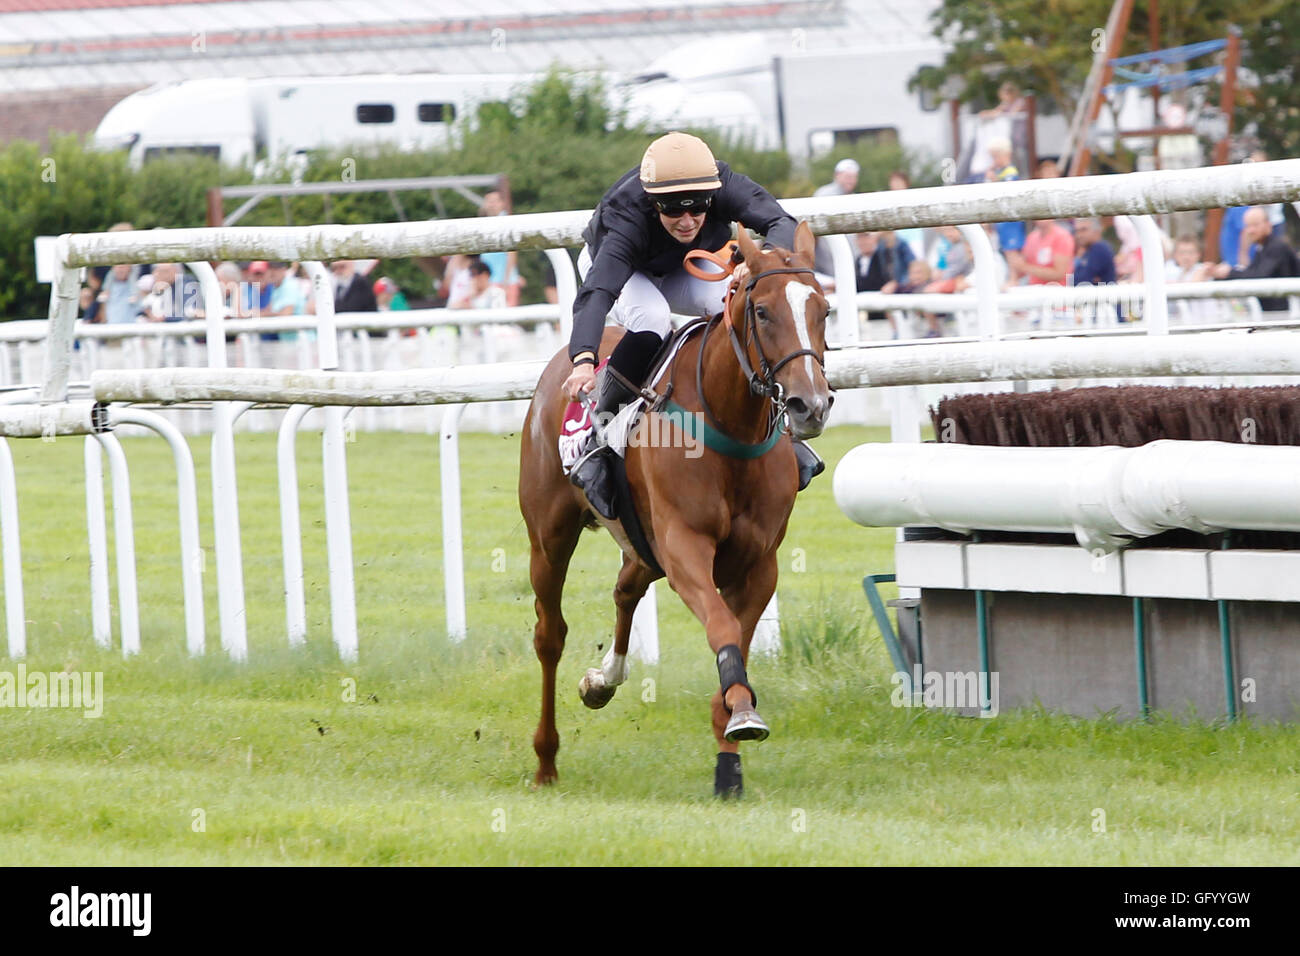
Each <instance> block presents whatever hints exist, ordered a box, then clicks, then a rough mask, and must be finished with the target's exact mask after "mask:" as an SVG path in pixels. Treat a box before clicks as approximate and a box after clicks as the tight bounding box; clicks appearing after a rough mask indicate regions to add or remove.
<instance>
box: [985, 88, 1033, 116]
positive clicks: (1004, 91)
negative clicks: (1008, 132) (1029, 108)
mask: <svg viewBox="0 0 1300 956" xmlns="http://www.w3.org/2000/svg"><path fill="white" fill-rule="evenodd" d="M1024 111H1025V98H1024V97H1023V96H1021V95H1020V87H1018V86H1016V84H1015V83H1013V82H1012V81H1011V80H1006V81H1004V82H1003V84H1002V85H1001V86H999V87H998V105H997V106H994V107H993V108H992V109H987V110H980V119H982V120H989V119H993V118H994V117H995V116H1015V115H1017V114H1019V113H1023V112H1024Z"/></svg>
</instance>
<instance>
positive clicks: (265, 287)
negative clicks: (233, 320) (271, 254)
mask: <svg viewBox="0 0 1300 956" xmlns="http://www.w3.org/2000/svg"><path fill="white" fill-rule="evenodd" d="M267 272H268V267H267V264H266V262H264V261H261V260H259V261H256V262H250V263H249V264H248V266H247V268H246V269H245V270H244V314H245V315H248V316H251V317H253V318H256V317H258V316H262V315H268V314H270V311H271V293H272V292H274V291H275V289H274V287H273V286H272V285H271V283H270V281H268V279H267Z"/></svg>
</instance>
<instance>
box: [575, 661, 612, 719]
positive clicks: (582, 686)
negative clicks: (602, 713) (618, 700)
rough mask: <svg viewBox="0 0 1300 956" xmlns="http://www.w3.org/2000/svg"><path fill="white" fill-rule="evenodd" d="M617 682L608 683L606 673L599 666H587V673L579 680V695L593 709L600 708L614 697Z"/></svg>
mask: <svg viewBox="0 0 1300 956" xmlns="http://www.w3.org/2000/svg"><path fill="white" fill-rule="evenodd" d="M616 690H618V685H617V684H606V683H605V675H604V674H603V673H602V672H601V670H600V668H599V667H589V668H587V673H586V674H584V675H583V677H582V680H580V681H578V696H579V697H581V698H582V702H583V703H584V704H586V705H587V706H588V707H590V708H591V709H592V710H600V708H602V707H604V706H605V705H606V704H608V703H609V702H610V701H611V700H613V699H614V692H615V691H616Z"/></svg>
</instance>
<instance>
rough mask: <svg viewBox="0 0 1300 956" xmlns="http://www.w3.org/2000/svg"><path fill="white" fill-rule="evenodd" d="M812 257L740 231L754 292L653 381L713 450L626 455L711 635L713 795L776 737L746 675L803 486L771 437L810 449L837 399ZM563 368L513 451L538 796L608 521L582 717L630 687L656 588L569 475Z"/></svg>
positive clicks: (650, 534)
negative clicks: (527, 592)
mask: <svg viewBox="0 0 1300 956" xmlns="http://www.w3.org/2000/svg"><path fill="white" fill-rule="evenodd" d="M814 244H815V239H814V237H813V234H812V231H811V230H810V229H809V228H808V225H807V223H800V224H799V226H798V228H797V229H796V231H795V243H794V245H795V248H794V251H793V252H790V251H788V250H784V249H768V250H760V249H759V248H758V247H757V246H756V245H755V244H754V243H753V242H752V241H751V240H750V238H749V235H748V233H747V232H746V231H745V229H744V228H741V229H740V230H739V243H738V248H739V252H740V254H741V255H742V256H743V258H744V262H745V264H746V266H747V267H748V273H749V279H748V281H747V282H745V283H744V284H743V287H739V288H735V289H734V290H733V291H734V294H732V295H731V296H730V297H729V300H728V307H727V308H726V309H724V313H723V314H721V315H719V316H717V317H715V318H714V319H713V320H712V321H711V322H709V324H708V326H707V328H706V329H705V331H704V332H703V333H696V334H695V335H694V336H693V337H692V338H690V339H688V340H687V342H686V343H685V345H683V346H682V348H681V350H680V351H679V352H678V353H677V355H676V357H675V359H674V360H673V362H672V363H671V365H670V366H669V367H668V368H666V369H665V370H664V371H663V372H662V373H660V374H659V376H658V379H657V381H656V382H655V383H653V387H654V388H655V390H656V391H657V392H659V393H660V394H662V393H663V391H664V389H665V387H666V385H667V383H668V382H669V381H671V382H672V383H673V385H672V389H671V398H672V399H673V400H674V401H675V402H676V403H677V405H678V406H679V407H680V408H681V409H685V410H688V411H689V412H691V413H693V416H692V417H693V418H694V423H693V424H694V428H695V431H696V433H697V435H698V434H701V425H702V423H703V422H706V421H707V422H708V424H703V425H702V431H703V434H704V435H706V436H707V435H708V434H709V433H710V431H712V438H713V442H712V443H711V444H710V445H709V446H708V447H706V448H705V449H704V450H703V451H702V453H701V452H700V448H699V446H698V445H695V446H694V448H693V449H692V450H693V452H694V453H695V454H696V457H689V456H688V455H687V451H688V447H687V446H688V445H691V444H692V443H691V442H689V441H680V440H679V441H671V442H670V441H664V440H660V441H659V442H658V445H657V447H645V446H644V445H643V443H642V442H641V441H638V440H637V439H636V432H633V436H632V437H631V438H630V439H629V442H628V447H627V450H626V455H625V461H626V467H627V479H628V483H629V485H630V487H631V491H632V498H633V500H634V502H635V504H636V510H637V514H638V515H639V516H640V520H641V525H642V528H643V530H644V534H645V538H646V539H647V540H648V542H649V543H650V546H651V548H652V550H653V553H654V556H655V559H656V560H657V561H658V563H659V565H660V567H661V568H662V569H663V571H664V572H665V573H666V576H667V578H668V583H669V584H670V585H671V586H672V589H673V590H674V591H676V592H677V594H678V595H679V596H680V597H681V599H682V601H684V602H685V604H686V606H687V607H689V608H690V609H691V611H692V612H693V613H694V614H695V616H696V617H697V618H699V620H700V622H701V623H702V624H703V625H704V630H705V633H706V635H707V638H708V642H709V647H710V648H712V650H713V652H714V654H715V655H720V656H719V658H718V660H719V668H718V669H719V674H720V677H721V684H722V686H720V687H719V689H718V691H717V692H716V693H715V694H714V695H713V702H712V707H713V733H714V736H715V737H716V738H717V740H718V750H719V754H718V769H717V773H716V776H715V789H716V790H717V792H719V793H721V794H723V795H727V794H728V793H735V794H738V793H739V792H740V789H741V778H740V758H739V750H738V741H740V740H761V739H763V738H764V737H766V736H767V727H766V725H765V724H764V723H763V721H762V718H760V717H759V716H758V714H757V712H756V710H755V709H754V707H755V704H756V701H755V700H754V698H753V693H752V691H751V689H750V688H749V685H748V681H747V678H746V676H745V671H744V667H743V664H744V662H747V661H748V659H749V644H750V639H751V638H752V637H753V634H754V627H755V625H757V624H758V619H759V615H760V614H762V612H763V609H764V608H765V607H766V606H767V604H768V601H769V600H770V598H771V597H772V594H773V592H774V591H775V590H776V579H777V547H778V546H779V545H780V544H781V541H782V539H783V538H784V537H785V530H786V524H787V522H788V521H789V518H790V512H791V510H792V509H793V507H794V499H795V492H796V490H797V486H798V468H797V465H796V461H795V453H794V449H793V447H792V445H791V441H790V438H789V435H787V434H784V433H782V432H780V431H778V430H777V427H778V424H779V423H780V422H782V421H784V422H787V423H788V431H789V434H791V435H793V436H795V437H797V438H811V437H815V436H816V435H819V434H821V431H822V428H823V427H824V425H825V420H826V414H827V412H828V411H829V409H830V406H831V403H832V402H833V401H834V398H833V396H832V395H831V393H830V389H829V386H828V385H827V383H826V377H825V374H824V372H823V368H822V357H823V354H824V353H825V349H826V333H825V326H826V313H827V303H826V299H825V296H824V295H823V293H822V290H821V287H820V286H819V285H818V283H817V280H816V278H815V277H814V275H813V272H812V266H813V255H814ZM622 335H623V331H622V329H619V328H616V327H611V328H608V329H606V330H605V333H604V336H603V339H602V341H601V346H600V354H601V356H602V357H604V356H606V355H608V354H609V353H610V351H611V350H612V349H613V347H614V345H615V344H616V343H617V342H618V340H619V338H620V337H621V336H622ZM570 368H571V366H570V363H569V361H568V357H567V355H566V354H565V353H564V352H561V353H560V354H558V355H556V356H555V358H553V359H552V360H551V362H550V363H549V364H548V365H547V367H546V371H545V372H543V374H542V377H541V379H540V381H539V382H538V385H537V392H536V394H534V396H533V400H532V404H531V406H530V407H529V410H528V416H527V418H526V419H525V422H524V429H523V439H522V449H521V453H520V469H519V504H520V508H521V510H522V511H523V516H524V520H525V522H526V523H527V525H528V538H529V542H530V544H531V546H532V560H531V567H530V573H531V577H532V585H533V591H534V593H535V594H536V604H535V606H536V610H537V625H536V628H535V631H534V638H533V646H534V648H535V649H536V651H537V657H538V659H539V660H540V661H541V665H542V714H541V721H540V723H539V724H538V727H537V732H536V734H535V736H534V738H533V747H534V749H535V750H536V751H537V758H538V766H537V776H536V783H537V784H547V783H550V782H552V781H554V780H555V777H556V772H555V755H556V751H557V750H559V746H560V738H559V734H558V733H557V731H556V728H555V675H556V667H557V666H558V664H559V662H560V655H561V653H562V652H563V650H564V638H565V634H566V632H567V630H568V627H567V625H566V624H565V621H564V616H563V614H562V613H561V610H560V596H561V593H562V592H563V589H564V579H565V574H566V572H567V570H568V567H569V559H570V557H571V556H572V554H573V549H574V547H575V546H576V545H577V542H578V536H579V534H580V533H581V532H582V530H583V528H584V527H594V526H595V525H596V523H597V522H599V523H600V524H603V525H604V526H605V527H606V528H608V529H609V531H610V533H611V534H612V535H613V536H614V538H615V540H616V541H618V543H619V545H620V547H621V548H622V549H623V567H622V570H621V571H620V572H619V575H618V582H617V584H616V585H615V586H614V605H615V607H616V608H617V616H616V618H615V624H614V641H613V645H612V647H611V648H610V651H609V653H608V654H607V655H606V656H605V659H604V661H603V664H602V667H601V668H599V669H595V668H593V669H591V670H589V671H588V672H587V676H586V677H584V678H583V681H582V684H581V687H580V691H579V692H580V694H581V696H582V698H583V702H584V703H585V704H587V706H589V707H601V706H604V704H605V703H607V702H608V701H609V699H610V698H611V697H612V696H613V694H614V690H615V688H616V687H617V686H618V685H619V684H620V683H622V682H623V681H624V680H625V679H626V678H627V662H626V655H627V647H628V638H629V635H630V633H631V629H632V613H633V611H634V610H635V609H636V605H637V602H638V601H640V600H641V596H642V595H643V594H644V593H645V591H646V588H647V587H649V585H650V583H651V582H652V581H654V580H655V579H657V578H658V577H659V576H660V575H659V573H658V572H657V571H656V570H652V569H651V568H650V567H648V566H647V564H646V563H644V562H643V561H641V560H640V559H639V558H638V557H637V556H636V552H635V550H634V549H633V547H632V546H631V544H630V543H629V540H628V537H627V535H626V534H625V533H624V530H623V527H622V524H621V523H620V522H618V521H606V520H604V519H601V518H599V517H598V516H597V515H596V514H595V512H594V511H592V510H591V509H590V508H589V507H588V505H587V502H586V499H585V498H584V496H583V494H582V492H581V491H580V490H579V489H577V488H575V487H574V486H572V485H571V484H570V483H569V481H568V479H567V477H566V476H565V474H564V472H563V471H562V470H561V467H560V458H559V453H558V451H557V436H558V435H559V430H560V427H561V420H562V418H563V416H564V412H565V406H566V404H567V402H568V399H567V397H566V396H565V395H564V394H563V393H562V390H561V384H562V383H563V382H564V380H565V377H566V376H567V375H568V374H569V371H570ZM700 412H704V413H705V414H704V415H701V414H698V413H700ZM650 414H656V413H647V414H646V415H645V416H643V417H642V419H641V421H640V423H639V424H638V425H637V426H636V427H637V429H642V430H643V429H645V428H646V427H647V424H648V422H647V419H648V417H649V415H650ZM673 421H674V425H673V426H672V427H682V426H683V424H690V423H687V422H686V421H685V416H679V417H677V418H675V419H673ZM654 424H656V425H658V426H660V427H659V428H658V429H657V430H655V431H654V432H652V433H651V434H658V435H661V436H662V435H671V434H672V433H671V432H670V431H669V426H668V425H667V424H666V423H664V422H659V423H654ZM710 426H712V428H710ZM719 433H721V434H723V435H724V436H725V437H724V438H722V439H721V445H720V447H722V449H723V450H722V451H721V452H720V451H715V450H714V449H713V447H712V446H713V444H717V443H718V442H719V437H718V436H719ZM679 437H680V436H679ZM727 439H730V442H731V443H730V444H728V443H727ZM765 440H767V441H775V444H773V445H771V446H770V450H766V451H763V450H762V449H763V445H764V443H765ZM745 448H748V449H750V451H749V453H748V454H749V455H750V456H749V457H733V455H734V454H735V453H736V452H737V450H739V452H740V453H741V454H745ZM737 649H738V651H739V655H737ZM729 724H730V731H729V729H728V727H729Z"/></svg>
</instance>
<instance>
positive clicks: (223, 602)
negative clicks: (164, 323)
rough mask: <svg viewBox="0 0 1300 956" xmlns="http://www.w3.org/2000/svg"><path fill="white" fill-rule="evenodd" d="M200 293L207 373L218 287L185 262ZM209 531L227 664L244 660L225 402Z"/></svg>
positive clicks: (216, 436) (215, 362)
mask: <svg viewBox="0 0 1300 956" xmlns="http://www.w3.org/2000/svg"><path fill="white" fill-rule="evenodd" d="M188 265H189V267H190V269H191V271H193V273H194V274H195V275H196V276H198V277H199V284H200V286H201V288H202V289H203V309H204V318H205V321H206V324H207V340H208V341H207V346H208V368H210V369H224V368H225V367H226V333H225V329H224V328H223V319H222V315H223V306H224V302H223V299H222V295H221V284H220V283H219V282H218V281H217V274H216V272H215V271H213V268H212V266H211V265H210V264H208V263H207V262H191V263H188ZM212 416H213V422H212V528H213V535H214V544H215V546H216V555H217V611H218V618H219V620H220V626H221V647H222V649H223V650H225V652H226V653H227V654H228V655H230V658H231V660H235V661H244V660H247V659H248V621H247V618H246V611H245V607H244V556H243V552H242V550H241V547H242V546H241V544H240V535H239V493H238V486H237V484H236V478H235V418H236V412H235V408H234V406H233V405H232V404H231V403H230V402H218V403H216V404H215V405H214V406H213V409H212Z"/></svg>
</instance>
